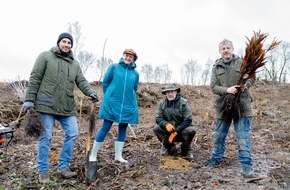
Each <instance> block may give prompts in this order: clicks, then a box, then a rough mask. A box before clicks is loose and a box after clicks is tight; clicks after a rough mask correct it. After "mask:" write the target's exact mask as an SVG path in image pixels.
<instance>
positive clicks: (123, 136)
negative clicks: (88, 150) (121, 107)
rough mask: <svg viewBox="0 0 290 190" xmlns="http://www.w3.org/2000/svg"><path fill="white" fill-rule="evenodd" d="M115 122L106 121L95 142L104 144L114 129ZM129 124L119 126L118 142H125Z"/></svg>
mask: <svg viewBox="0 0 290 190" xmlns="http://www.w3.org/2000/svg"><path fill="white" fill-rule="evenodd" d="M112 124H113V122H112V121H109V120H104V122H103V125H102V126H101V128H100V129H99V130H98V131H97V133H96V137H95V141H96V142H103V141H104V140H105V137H106V136H107V134H108V132H109V131H110V129H111V127H112ZM127 126H128V123H119V125H118V135H117V139H116V141H120V142H125V139H126V131H127Z"/></svg>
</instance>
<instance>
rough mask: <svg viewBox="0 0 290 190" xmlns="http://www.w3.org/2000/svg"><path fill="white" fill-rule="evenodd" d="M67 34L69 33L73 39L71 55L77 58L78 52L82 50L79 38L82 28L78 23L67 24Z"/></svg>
mask: <svg viewBox="0 0 290 190" xmlns="http://www.w3.org/2000/svg"><path fill="white" fill-rule="evenodd" d="M68 25H69V26H68V29H67V31H68V33H70V34H71V35H72V36H73V38H74V42H73V44H74V45H73V48H72V50H73V53H74V55H75V56H76V57H77V54H78V52H79V51H80V49H82V46H83V44H82V43H81V36H82V32H81V30H82V27H81V25H80V24H79V22H78V21H76V22H74V23H68Z"/></svg>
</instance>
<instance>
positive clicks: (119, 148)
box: [115, 141, 128, 163]
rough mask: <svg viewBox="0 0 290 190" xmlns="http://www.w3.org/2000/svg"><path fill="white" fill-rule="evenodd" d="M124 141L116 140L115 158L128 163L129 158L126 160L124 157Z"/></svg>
mask: <svg viewBox="0 0 290 190" xmlns="http://www.w3.org/2000/svg"><path fill="white" fill-rule="evenodd" d="M123 147H124V142H120V141H115V160H117V161H119V162H123V163H128V161H127V160H124V159H123V157H122V152H123Z"/></svg>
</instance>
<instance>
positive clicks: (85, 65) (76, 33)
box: [67, 22, 96, 74]
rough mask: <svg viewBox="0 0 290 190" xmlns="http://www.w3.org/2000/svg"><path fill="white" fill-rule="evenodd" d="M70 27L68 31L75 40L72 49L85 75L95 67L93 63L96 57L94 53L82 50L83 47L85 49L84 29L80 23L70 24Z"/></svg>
mask: <svg viewBox="0 0 290 190" xmlns="http://www.w3.org/2000/svg"><path fill="white" fill-rule="evenodd" d="M68 25H69V26H68V29H67V31H68V32H69V33H70V34H71V35H72V36H73V38H74V42H73V48H72V51H73V54H74V56H75V58H76V59H77V60H78V61H79V63H80V67H81V69H82V72H83V73H84V74H85V73H86V72H87V70H88V69H89V68H91V67H92V66H93V63H94V62H95V60H96V57H95V55H93V54H92V53H89V52H87V51H85V50H82V47H83V44H82V43H81V41H82V40H81V38H82V32H81V30H82V27H81V25H80V24H79V22H74V23H68Z"/></svg>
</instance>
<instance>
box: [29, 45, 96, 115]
mask: <svg viewBox="0 0 290 190" xmlns="http://www.w3.org/2000/svg"><path fill="white" fill-rule="evenodd" d="M75 84H76V85H77V87H78V88H79V89H80V90H81V91H82V92H83V93H84V94H85V95H87V96H89V95H90V94H92V93H94V90H93V89H92V88H91V86H90V84H89V83H88V81H87V80H86V79H85V77H84V75H83V73H82V71H81V68H80V66H79V63H78V62H77V61H76V60H74V58H73V54H72V52H70V53H69V55H67V56H65V55H63V54H62V53H61V51H60V49H59V48H58V46H56V47H53V48H51V49H50V50H49V51H45V52H42V53H41V54H40V55H39V56H38V57H37V59H36V62H35V64H34V67H33V69H32V71H31V74H30V78H29V84H28V87H27V90H26V97H25V101H31V102H34V103H35V110H36V111H39V112H43V113H49V114H55V115H62V116H70V115H76V113H77V112H76V109H75V100H74V94H73V92H74V86H75Z"/></svg>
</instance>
